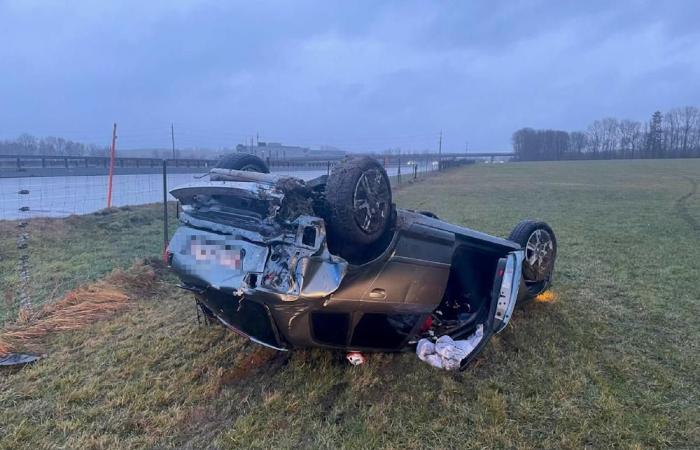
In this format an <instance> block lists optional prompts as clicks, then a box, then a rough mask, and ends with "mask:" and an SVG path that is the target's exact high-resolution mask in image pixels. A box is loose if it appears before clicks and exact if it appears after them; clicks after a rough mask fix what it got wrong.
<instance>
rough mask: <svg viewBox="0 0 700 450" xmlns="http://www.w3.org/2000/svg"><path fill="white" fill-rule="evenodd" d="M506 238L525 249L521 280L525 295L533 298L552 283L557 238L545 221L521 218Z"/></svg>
mask: <svg viewBox="0 0 700 450" xmlns="http://www.w3.org/2000/svg"><path fill="white" fill-rule="evenodd" d="M508 240H511V241H513V242H516V243H518V244H520V246H521V247H522V248H523V250H525V259H524V260H523V270H522V272H523V280H524V282H525V286H526V288H527V297H528V298H534V297H536V296H537V295H539V294H541V293H542V292H544V291H546V290H547V289H548V288H549V286H550V285H551V284H552V275H553V274H554V262H555V261H556V258H557V238H556V236H555V235H554V231H552V228H551V227H550V226H549V225H547V224H546V223H545V222H540V221H536V220H523V221H522V222H520V223H518V224H517V225H516V226H515V228H513V231H512V232H511V233H510V236H509V237H508Z"/></svg>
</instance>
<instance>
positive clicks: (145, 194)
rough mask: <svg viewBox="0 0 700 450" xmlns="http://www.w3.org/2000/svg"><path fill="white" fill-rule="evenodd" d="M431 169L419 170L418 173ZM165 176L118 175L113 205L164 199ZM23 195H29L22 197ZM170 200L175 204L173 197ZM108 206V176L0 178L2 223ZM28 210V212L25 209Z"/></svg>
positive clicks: (302, 173)
mask: <svg viewBox="0 0 700 450" xmlns="http://www.w3.org/2000/svg"><path fill="white" fill-rule="evenodd" d="M428 169H431V170H432V166H431V165H427V166H426V165H421V166H419V173H424V172H425V171H426V170H428ZM326 172H327V171H326V170H273V173H275V174H279V175H293V176H295V177H299V178H302V179H304V180H310V179H312V178H315V177H318V176H320V175H325V174H326ZM401 172H402V176H406V177H410V176H412V175H413V167H412V166H403V167H402V168H401ZM387 173H388V174H389V176H395V175H397V173H398V167H396V166H394V167H388V168H387ZM201 176H202V172H198V173H171V174H168V187H169V189H170V188H173V187H175V186H177V185H180V184H185V183H189V182H193V181H196V180H197V178H198V177H201ZM162 189H163V177H162V174H159V173H158V174H142V175H115V176H114V180H113V193H112V205H113V206H127V205H142V204H146V203H155V202H159V201H162V199H163V190H162ZM20 192H28V193H23V194H20ZM170 198H171V200H174V198H172V196H171V197H170ZM106 204H107V176H103V175H96V176H65V177H27V178H0V220H14V219H25V218H31V217H66V216H69V215H71V214H88V213H91V212H95V211H98V210H100V209H103V208H105V206H106ZM27 207H28V208H29V209H28V210H27V209H26V208H27Z"/></svg>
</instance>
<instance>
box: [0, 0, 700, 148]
mask: <svg viewBox="0 0 700 450" xmlns="http://www.w3.org/2000/svg"><path fill="white" fill-rule="evenodd" d="M375 3H376V2H241V3H238V4H233V3H226V4H224V5H221V4H217V3H214V2H195V1H169V2H136V1H130V2H119V3H118V4H105V3H104V2H88V1H85V2H72V3H71V4H70V5H66V4H65V3H63V2H56V3H46V2H33V1H5V2H1V1H0V41H1V42H4V43H5V44H4V45H2V46H0V73H2V75H1V76H0V137H13V136H15V135H16V134H18V133H20V132H29V133H33V134H37V135H44V134H61V135H65V136H67V137H73V138H76V139H83V140H88V141H92V142H102V141H104V140H106V139H107V136H105V135H107V134H108V133H109V130H110V127H111V122H112V121H115V120H116V121H117V122H119V125H120V129H121V133H120V135H121V136H122V139H121V140H120V143H121V144H123V146H126V147H128V146H132V147H137V146H154V145H163V146H164V145H167V143H168V141H167V139H168V134H167V133H168V127H169V124H170V123H171V122H175V124H176V127H177V130H178V137H179V141H180V142H181V143H182V145H205V146H221V145H232V144H235V143H237V142H240V141H241V140H242V139H245V138H246V136H251V135H252V134H254V133H255V132H256V131H260V132H261V135H262V137H263V138H265V139H270V140H282V141H285V142H290V143H303V144H310V145H319V144H331V145H333V144H335V145H340V146H342V147H344V148H347V149H351V150H362V149H369V150H378V149H382V148H386V147H389V146H391V147H397V146H400V147H402V148H404V149H415V148H420V149H422V148H426V147H434V146H435V144H436V140H437V135H438V132H439V130H444V133H445V143H446V147H447V148H448V149H453V150H461V149H463V148H464V143H465V141H467V140H468V141H469V143H470V147H471V148H473V149H483V150H506V149H508V148H509V142H510V135H511V133H512V132H513V131H514V130H515V129H517V128H520V127H522V126H535V127H557V128H563V129H580V128H584V127H585V126H586V125H587V124H588V123H589V122H591V121H592V120H594V119H596V118H600V117H605V116H617V117H624V118H634V119H645V118H646V117H648V116H649V115H650V114H651V112H653V111H654V110H656V109H662V110H663V109H667V108H670V107H673V106H681V105H686V104H695V105H700V87H699V86H698V83H697V81H696V80H697V79H698V76H699V75H700V39H699V38H700V32H699V31H698V28H697V21H698V19H699V18H700V8H699V7H698V6H697V5H698V3H697V2H694V1H688V2H681V1H676V2H669V3H668V4H665V5H660V4H659V3H658V2H647V1H630V2H614V3H613V2H571V3H568V2H544V1H525V2H479V3H476V2H472V3H468V4H467V2H442V3H433V2H386V3H381V4H379V5H377V4H375Z"/></svg>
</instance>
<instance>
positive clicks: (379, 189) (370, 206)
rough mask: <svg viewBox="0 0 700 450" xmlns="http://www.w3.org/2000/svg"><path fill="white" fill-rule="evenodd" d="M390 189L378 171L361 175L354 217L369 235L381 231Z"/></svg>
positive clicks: (356, 190)
mask: <svg viewBox="0 0 700 450" xmlns="http://www.w3.org/2000/svg"><path fill="white" fill-rule="evenodd" d="M387 193H388V187H387V186H386V182H385V181H384V177H383V176H382V174H381V172H379V171H378V170H368V171H366V172H364V173H363V174H362V175H360V178H359V179H358V180H357V184H356V185H355V192H354V194H353V215H354V217H355V221H356V222H357V225H358V226H359V227H360V228H361V229H362V231H364V232H365V233H367V234H371V233H374V232H376V231H378V230H379V228H380V227H381V225H382V223H383V222H384V217H385V215H386V205H387V199H386V196H387Z"/></svg>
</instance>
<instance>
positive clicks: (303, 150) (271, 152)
mask: <svg viewBox="0 0 700 450" xmlns="http://www.w3.org/2000/svg"><path fill="white" fill-rule="evenodd" d="M236 151H237V152H241V153H250V154H253V155H257V156H259V157H261V158H263V159H265V158H270V159H297V158H319V159H324V158H328V159H335V158H342V157H343V156H345V152H344V151H342V150H339V149H337V148H333V147H322V148H321V150H312V149H310V148H308V147H299V146H296V145H284V144H281V143H279V142H258V143H257V145H244V144H238V145H237V146H236Z"/></svg>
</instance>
